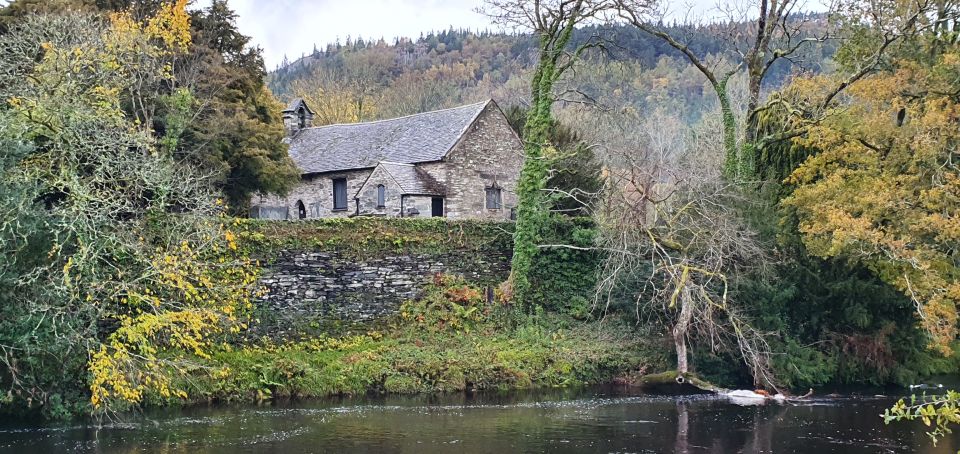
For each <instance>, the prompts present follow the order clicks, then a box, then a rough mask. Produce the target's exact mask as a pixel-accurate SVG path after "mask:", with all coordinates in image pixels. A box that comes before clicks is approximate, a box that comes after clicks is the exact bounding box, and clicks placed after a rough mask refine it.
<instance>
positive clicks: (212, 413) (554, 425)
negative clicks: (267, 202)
mask: <svg viewBox="0 0 960 454" xmlns="http://www.w3.org/2000/svg"><path fill="white" fill-rule="evenodd" d="M894 400H895V399H894V398H893V397H877V396H874V395H873V394H867V395H864V396H846V397H831V398H828V397H814V398H810V399H807V400H804V401H802V402H797V403H791V404H776V403H767V404H764V405H759V406H741V405H737V404H735V403H732V402H730V401H729V400H727V399H725V398H718V397H715V396H702V395H701V396H653V395H640V394H637V393H636V391H629V390H624V389H619V390H618V389H611V388H588V389H580V390H553V391H545V392H544V391H540V392H525V393H516V392H513V393H506V394H498V393H482V394H476V395H472V396H467V395H444V396H414V397H400V396H388V397H383V398H356V399H328V400H318V401H307V402H303V401H301V402H293V403H272V404H265V405H261V406H211V407H193V408H188V409H180V410H167V411H162V412H150V413H147V414H144V415H142V416H140V417H137V418H132V419H131V420H130V421H126V422H117V423H112V424H105V425H104V427H102V428H100V429H96V428H94V427H93V426H89V425H85V424H76V423H74V424H52V425H42V424H41V425H38V424H28V423H23V422H17V421H5V422H0V453H32V452H78V453H84V452H95V453H152V452H158V453H229V454H238V453H287V452H291V453H299V452H329V453H450V452H452V453H458V454H471V453H497V454H504V453H512V452H550V453H590V452H600V453H669V452H687V453H737V452H743V453H761V452H764V453H803V454H827V453H852V454H855V453H901V452H903V453H930V454H932V453H956V452H957V450H958V449H960V437H958V436H951V437H948V438H947V439H944V440H942V441H941V442H940V443H939V444H938V445H937V447H933V446H932V445H931V443H930V440H929V438H927V436H926V435H924V430H923V427H922V426H920V425H918V424H912V423H902V424H893V425H889V426H885V425H884V424H883V421H882V420H881V418H880V417H879V415H880V414H881V413H882V412H883V410H884V409H885V408H887V407H889V406H890V405H891V404H892V403H893V402H894Z"/></svg>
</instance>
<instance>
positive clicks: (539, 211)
mask: <svg viewBox="0 0 960 454" xmlns="http://www.w3.org/2000/svg"><path fill="white" fill-rule="evenodd" d="M572 36H573V22H572V21H571V22H569V23H568V25H567V26H566V27H564V29H563V30H562V31H561V32H560V36H550V35H549V34H548V33H545V32H544V33H541V34H540V61H539V62H538V63H537V68H536V71H535V72H534V75H533V80H532V82H531V92H532V96H531V100H532V105H531V108H530V112H529V113H528V114H527V122H526V125H525V126H524V133H523V137H524V142H525V143H524V163H523V169H522V170H521V172H520V181H519V183H518V184H517V198H518V199H519V203H518V204H517V228H516V233H515V234H514V238H513V262H512V263H511V270H510V282H511V284H512V286H513V295H514V300H515V301H518V302H521V303H527V302H528V297H529V294H530V278H529V274H530V268H531V266H532V265H533V260H534V258H535V257H536V255H537V250H538V243H539V240H540V236H541V233H542V231H543V226H544V223H546V222H547V221H548V218H549V216H550V212H549V205H548V204H547V201H546V199H545V195H544V192H543V189H544V186H545V184H546V181H547V170H548V169H547V162H546V159H544V155H543V151H544V148H546V147H548V146H549V143H548V142H549V135H550V125H551V123H552V118H553V117H552V112H551V111H552V109H553V86H554V83H555V82H556V80H557V78H558V76H559V75H560V73H561V72H562V67H561V66H560V65H559V60H560V56H561V54H562V52H563V49H564V48H565V47H566V45H567V43H569V41H570V38H571V37H572Z"/></svg>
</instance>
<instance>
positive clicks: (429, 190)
mask: <svg viewBox="0 0 960 454" xmlns="http://www.w3.org/2000/svg"><path fill="white" fill-rule="evenodd" d="M379 166H381V167H383V169H384V170H386V171H387V173H389V174H390V175H391V176H392V177H393V179H394V180H396V181H397V184H399V185H400V190H401V192H402V193H404V194H413V195H444V194H446V192H447V191H446V188H444V186H443V185H442V184H441V183H440V182H438V181H437V180H435V179H434V178H433V177H432V176H430V174H428V173H427V172H426V171H425V170H423V169H421V168H419V167H416V166H414V165H413V164H402V163H399V162H381V163H380V164H379Z"/></svg>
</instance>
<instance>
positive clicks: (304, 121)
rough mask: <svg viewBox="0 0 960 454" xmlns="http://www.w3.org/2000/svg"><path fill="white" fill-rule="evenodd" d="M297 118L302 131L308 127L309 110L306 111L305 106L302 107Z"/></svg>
mask: <svg viewBox="0 0 960 454" xmlns="http://www.w3.org/2000/svg"><path fill="white" fill-rule="evenodd" d="M297 117H298V118H299V120H300V129H303V128H306V127H307V109H304V108H303V106H300V110H299V111H297Z"/></svg>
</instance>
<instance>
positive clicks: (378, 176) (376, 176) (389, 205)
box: [351, 167, 403, 217]
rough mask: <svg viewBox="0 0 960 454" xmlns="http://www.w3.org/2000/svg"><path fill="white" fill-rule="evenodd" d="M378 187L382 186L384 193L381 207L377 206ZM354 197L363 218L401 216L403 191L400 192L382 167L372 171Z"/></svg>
mask: <svg viewBox="0 0 960 454" xmlns="http://www.w3.org/2000/svg"><path fill="white" fill-rule="evenodd" d="M379 185H383V187H384V192H385V194H384V195H385V197H384V200H383V202H384V205H383V206H382V207H381V206H379V205H377V186H379ZM351 196H352V195H351ZM356 196H357V206H358V207H359V212H360V214H363V215H365V216H369V215H373V216H391V217H400V216H401V210H402V209H403V202H402V198H403V191H401V190H400V187H399V186H397V183H396V182H395V181H393V178H392V177H391V176H390V174H389V173H388V172H387V171H386V170H384V169H383V167H377V168H375V169H373V173H371V174H370V178H368V179H367V182H366V183H365V184H364V185H363V187H361V188H360V189H359V191H357V194H356Z"/></svg>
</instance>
